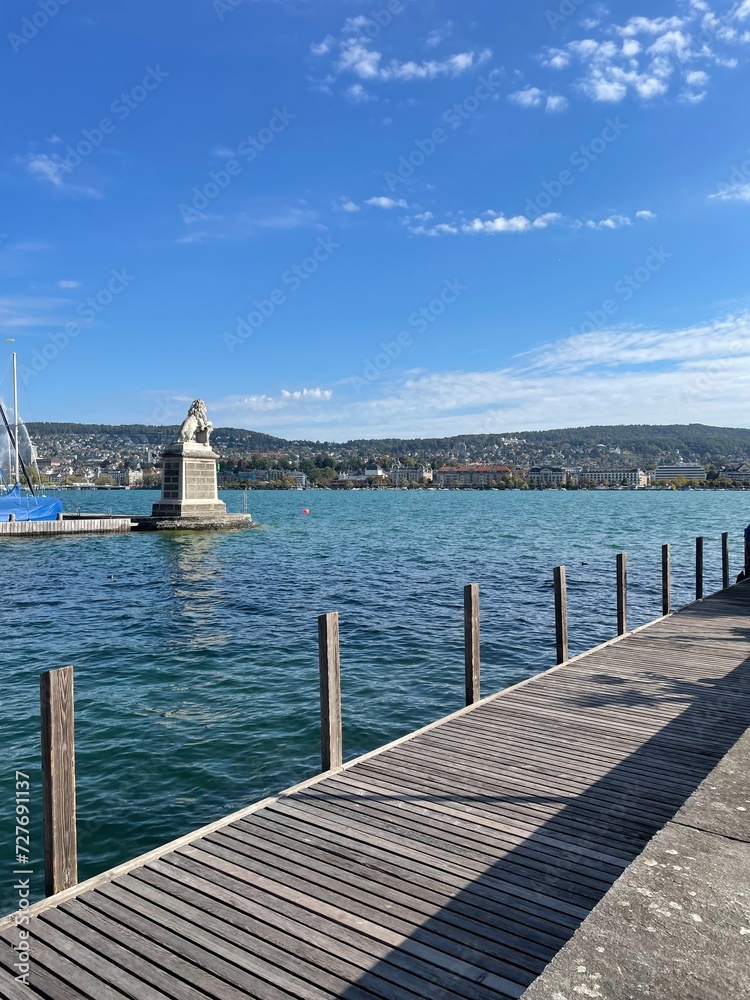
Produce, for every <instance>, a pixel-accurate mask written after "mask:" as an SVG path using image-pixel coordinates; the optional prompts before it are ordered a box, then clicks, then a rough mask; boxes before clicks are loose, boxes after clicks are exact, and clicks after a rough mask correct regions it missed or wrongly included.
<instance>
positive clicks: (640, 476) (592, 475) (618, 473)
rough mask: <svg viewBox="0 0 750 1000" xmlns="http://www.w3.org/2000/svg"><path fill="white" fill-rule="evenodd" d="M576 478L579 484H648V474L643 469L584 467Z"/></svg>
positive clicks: (637, 485) (637, 486)
mask: <svg viewBox="0 0 750 1000" xmlns="http://www.w3.org/2000/svg"><path fill="white" fill-rule="evenodd" d="M574 478H575V481H576V482H578V484H579V485H581V484H583V485H591V486H632V487H634V488H635V489H641V488H642V487H644V486H647V485H648V475H647V473H645V472H644V471H643V469H582V470H581V471H580V472H578V473H577V474H576V476H575V477H574Z"/></svg>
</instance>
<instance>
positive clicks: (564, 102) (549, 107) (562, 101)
mask: <svg viewBox="0 0 750 1000" xmlns="http://www.w3.org/2000/svg"><path fill="white" fill-rule="evenodd" d="M567 107H568V99H567V98H566V97H562V96H561V95H560V94H550V95H549V97H548V98H547V104H546V106H545V109H544V110H545V111H549V112H551V113H553V114H554V113H555V112H558V111H565V109H566V108H567Z"/></svg>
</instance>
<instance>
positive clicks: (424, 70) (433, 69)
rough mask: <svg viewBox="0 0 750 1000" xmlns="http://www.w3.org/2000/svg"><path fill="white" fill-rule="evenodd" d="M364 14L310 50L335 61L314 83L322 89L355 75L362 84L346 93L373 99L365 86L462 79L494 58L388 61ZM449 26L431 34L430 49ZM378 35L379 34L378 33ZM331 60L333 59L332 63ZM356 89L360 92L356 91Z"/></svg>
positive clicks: (460, 55)
mask: <svg viewBox="0 0 750 1000" xmlns="http://www.w3.org/2000/svg"><path fill="white" fill-rule="evenodd" d="M374 23H375V22H374V21H371V20H370V19H369V18H368V17H366V16H365V15H362V14H360V15H358V16H356V17H349V18H347V19H346V21H345V22H344V24H343V26H342V28H341V32H340V35H339V37H338V38H334V37H333V36H331V35H329V36H327V37H326V38H324V39H323V41H322V42H319V43H316V44H315V45H313V46H312V48H311V53H312V55H313V56H314V57H315V58H317V59H323V58H325V57H327V56H328V57H331V58H332V64H331V65H330V68H329V74H328V76H327V77H325V78H324V79H323V80H322V81H320V80H318V81H313V82H314V85H315V86H316V87H317V88H318V89H321V90H324V91H328V92H330V84H331V83H332V82H333V81H334V80H335V79H336V78H337V77H340V76H344V75H353V76H356V77H358V78H359V80H360V81H361V82H360V84H359V85H356V84H355V85H354V87H351V88H349V90H347V91H346V92H345V93H346V95H347V96H348V97H349V98H350V99H354V100H368V99H371V96H370V95H369V94H368V93H367V92H366V91H364V89H363V88H362V82H364V83H371V84H374V83H388V82H393V81H396V82H401V83H408V82H412V81H423V80H436V79H439V78H441V77H459V76H463V75H464V74H466V73H469V72H471V71H472V70H475V69H477V68H478V67H479V66H481V65H482V64H483V63H485V62H486V61H487V60H488V59H489V58H490V56H491V54H492V53H491V52H490V50H489V49H484V50H482V51H478V52H477V51H473V50H471V51H466V52H456V53H454V54H452V55H448V56H446V57H445V58H443V59H419V60H416V59H398V58H395V57H391V58H387V57H386V55H385V54H384V53H383V52H382V51H380V50H378V49H376V48H375V47H374V33H373V32H372V30H369V29H371V26H372V25H373V24H374ZM449 32H450V26H448V27H446V28H444V29H441V30H439V31H438V30H436V31H433V32H431V34H430V35H428V37H427V40H426V43H425V44H426V45H427V47H428V48H435V47H437V45H439V44H440V43H441V42H442V41H443V40H444V39H445V38H446V37H447V35H448V34H449ZM377 34H379V32H377ZM329 61H330V60H329ZM357 86H358V87H359V89H357Z"/></svg>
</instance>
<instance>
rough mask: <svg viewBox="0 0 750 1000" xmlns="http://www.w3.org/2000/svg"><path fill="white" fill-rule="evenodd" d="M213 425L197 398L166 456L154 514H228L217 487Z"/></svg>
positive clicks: (185, 516) (217, 516)
mask: <svg viewBox="0 0 750 1000" xmlns="http://www.w3.org/2000/svg"><path fill="white" fill-rule="evenodd" d="M212 430H213V424H212V423H211V421H210V420H209V419H208V414H207V413H206V404H205V403H204V402H203V400H202V399H196V400H194V401H193V402H192V403H191V404H190V409H189V410H188V415H187V416H186V417H185V419H184V420H183V422H182V426H181V427H180V429H179V431H178V433H177V438H176V440H175V441H173V442H172V444H170V445H168V446H167V447H166V448H165V449H164V453H163V455H162V487H161V498H160V499H159V501H158V502H157V503H155V504H154V505H153V510H152V516H153V517H160V518H165V517H166V518H175V519H176V518H179V519H180V520H184V519H185V518H189V519H192V520H195V519H196V518H203V519H206V518H209V519H212V520H215V519H216V518H225V517H226V512H227V509H226V505H225V504H224V503H223V502H222V501H221V500H219V495H218V493H217V489H216V460H217V459H218V457H219V456H218V455H217V454H216V452H214V451H213V449H212V448H211V445H210V444H209V438H210V436H211V431H212Z"/></svg>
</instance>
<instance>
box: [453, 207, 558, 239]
mask: <svg viewBox="0 0 750 1000" xmlns="http://www.w3.org/2000/svg"><path fill="white" fill-rule="evenodd" d="M486 215H488V216H489V218H477V219H471V221H469V222H465V223H463V225H462V226H461V231H462V232H464V233H487V234H489V235H495V234H496V233H528V232H529V231H530V230H532V229H546V228H547V227H548V226H551V225H553V224H554V223H556V222H559V221H560V219H561V218H562V216H561V215H560V214H559V213H558V212H546V213H545V214H544V215H540V216H539V217H538V218H536V219H534V220H533V221H532V220H531V219H528V218H527V217H526V216H525V215H514V216H512V217H510V218H506V216H504V215H500V214H497V213H495V212H488V213H486Z"/></svg>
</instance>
